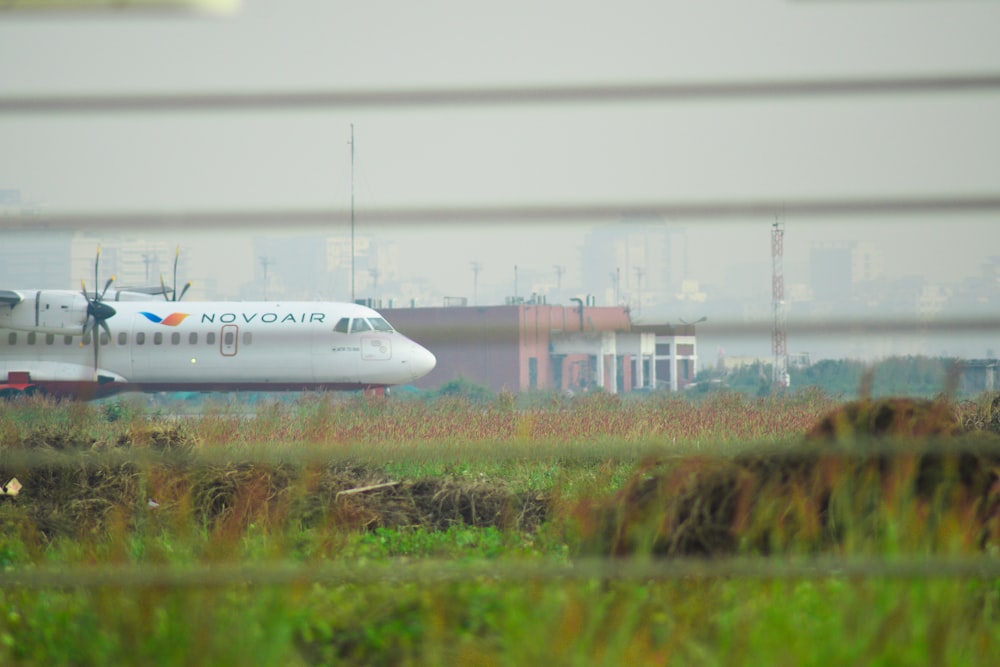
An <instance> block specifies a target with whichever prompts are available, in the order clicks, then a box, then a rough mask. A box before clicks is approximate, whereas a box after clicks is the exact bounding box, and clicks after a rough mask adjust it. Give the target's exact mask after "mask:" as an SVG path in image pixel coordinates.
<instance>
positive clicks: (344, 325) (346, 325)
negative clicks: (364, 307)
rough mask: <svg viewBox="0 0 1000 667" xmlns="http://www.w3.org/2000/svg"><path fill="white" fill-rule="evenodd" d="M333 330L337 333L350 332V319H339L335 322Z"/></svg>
mask: <svg viewBox="0 0 1000 667" xmlns="http://www.w3.org/2000/svg"><path fill="white" fill-rule="evenodd" d="M333 330H334V331H336V332H337V333H347V332H349V331H350V330H351V318H349V317H341V318H340V320H339V321H338V322H337V326H335V327H333Z"/></svg>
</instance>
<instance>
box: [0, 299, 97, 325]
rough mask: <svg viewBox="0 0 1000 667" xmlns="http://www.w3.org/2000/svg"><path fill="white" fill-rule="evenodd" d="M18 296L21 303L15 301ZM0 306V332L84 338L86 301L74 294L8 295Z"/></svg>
mask: <svg viewBox="0 0 1000 667" xmlns="http://www.w3.org/2000/svg"><path fill="white" fill-rule="evenodd" d="M15 295H16V296H19V297H20V300H16V299H15V298H12V297H14V296H15ZM4 296H5V297H7V298H5V299H4V303H0V329H16V330H18V331H35V332H38V333H46V334H56V335H63V336H79V335H82V334H83V325H84V323H85V322H86V321H87V299H86V298H85V297H84V296H83V294H81V293H80V292H73V291H71V290H37V291H27V290H23V291H22V290H16V291H13V292H11V291H6V292H5V293H4Z"/></svg>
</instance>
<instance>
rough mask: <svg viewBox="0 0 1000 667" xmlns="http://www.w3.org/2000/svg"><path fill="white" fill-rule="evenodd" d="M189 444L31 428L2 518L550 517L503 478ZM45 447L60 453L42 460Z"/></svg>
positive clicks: (517, 524) (369, 522) (222, 528)
mask: <svg viewBox="0 0 1000 667" xmlns="http://www.w3.org/2000/svg"><path fill="white" fill-rule="evenodd" d="M197 448H198V443H197V442H196V441H195V440H193V439H192V438H191V437H190V436H188V435H187V434H186V433H185V432H184V431H183V429H181V428H178V427H171V426H166V427H164V426H158V427H151V428H143V429H140V430H139V431H135V432H131V431H130V432H128V433H126V434H125V435H123V436H121V437H119V438H117V439H116V441H115V442H114V443H113V444H110V445H104V446H95V445H94V443H93V442H92V441H89V440H85V439H82V440H81V439H73V438H71V437H67V436H66V435H64V434H61V433H48V432H47V431H46V432H44V433H43V432H33V433H31V434H29V436H28V437H26V438H25V439H24V440H23V441H22V442H20V443H11V444H8V445H7V446H5V447H4V452H5V454H6V455H5V456H4V458H2V459H0V478H2V480H0V482H2V483H6V481H7V480H9V479H11V478H15V477H16V478H17V479H18V480H19V482H20V483H21V486H22V489H21V491H20V493H19V494H18V495H17V497H16V498H15V497H2V496H0V523H4V522H7V523H8V524H9V523H10V522H17V523H19V524H21V526H20V527H21V528H25V526H24V525H23V524H24V523H25V522H27V523H29V524H30V529H31V530H32V531H33V532H37V533H40V534H42V535H45V536H48V537H55V536H60V535H64V536H65V535H70V536H72V535H79V534H81V533H85V532H93V531H97V530H105V529H106V528H107V527H108V525H109V523H111V522H114V523H115V524H116V525H122V524H124V525H134V524H135V522H137V521H140V520H142V518H143V517H144V516H148V514H149V513H150V512H155V513H156V514H157V515H158V516H160V517H172V519H173V520H174V521H175V522H176V521H189V522H190V524H191V525H196V526H205V527H207V528H208V529H209V530H210V531H212V532H213V533H214V534H216V535H218V536H220V537H222V536H230V537H235V536H236V535H238V534H239V533H241V532H242V531H245V530H247V529H248V528H249V527H250V526H257V527H262V528H265V529H278V528H283V527H294V526H301V527H304V528H309V527H313V526H320V525H322V526H326V527H331V528H333V529H343V530H368V529H375V528H380V527H382V528H398V527H424V528H428V529H432V530H440V529H446V528H448V527H450V526H453V525H456V524H461V525H467V526H474V527H487V526H492V527H497V528H501V529H508V530H519V531H533V530H535V529H536V528H537V527H538V526H539V524H540V523H541V522H542V521H544V520H545V518H546V517H547V516H548V501H547V499H546V498H545V497H543V496H539V495H537V494H523V493H515V492H513V491H511V490H510V489H509V488H508V487H507V485H506V484H505V483H504V482H503V481H500V480H495V481H494V480H490V481H487V480H475V481H469V480H464V479H457V478H453V477H448V476H442V477H428V478H422V479H395V478H392V477H390V476H389V475H387V474H386V473H385V471H384V470H381V469H379V468H378V467H377V466H371V465H366V464H354V463H337V464H328V465H325V464H316V463H300V464H291V463H266V462H233V463H212V462H208V461H202V460H199V457H198V455H197ZM15 451H17V452H20V453H21V454H24V453H25V452H31V453H32V454H33V455H40V456H42V457H43V459H42V463H41V464H39V461H38V459H37V457H36V459H35V460H34V461H33V462H32V463H31V464H30V465H29V464H27V463H18V462H17V461H16V460H14V462H13V463H12V462H11V461H12V460H13V459H12V457H11V456H9V454H10V453H11V452H15ZM51 454H55V455H56V457H59V456H60V455H61V458H53V461H52V463H51V464H47V463H45V462H44V457H45V456H48V455H51ZM66 454H73V456H72V457H71V458H67V457H66V456H65V455H66ZM115 454H119V455H121V456H118V457H117V458H116V456H115ZM130 454H142V456H135V457H132V456H130ZM14 459H16V457H14Z"/></svg>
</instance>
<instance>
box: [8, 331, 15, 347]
mask: <svg viewBox="0 0 1000 667" xmlns="http://www.w3.org/2000/svg"><path fill="white" fill-rule="evenodd" d="M7 344H8V345H17V334H16V333H14V332H13V331H11V332H10V333H9V334H7Z"/></svg>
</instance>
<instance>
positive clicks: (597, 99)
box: [0, 72, 1000, 114]
mask: <svg viewBox="0 0 1000 667" xmlns="http://www.w3.org/2000/svg"><path fill="white" fill-rule="evenodd" d="M998 91H1000V73H996V72H985V73H958V74H931V75H927V74H925V75H911V76H872V77H842V78H828V79H816V78H810V79H770V80H767V79H762V80H730V81H677V82H652V83H623V84H579V85H566V84H540V85H520V86H495V87H475V86H462V87H453V88H431V87H422V88H410V89H407V88H386V89H383V90H300V91H294V90H290V91H275V90H271V91H242V92H240V91H233V92H221V93H219V92H184V91H176V92H162V93H153V92H148V93H106V94H89V95H88V94H71V95H58V94H48V95H4V96H0V114H39V113H43V114H63V113H71V114H80V113H158V112H188V113H193V112H206V111H275V110H310V109H320V110H326V109H354V108H361V107H369V108H393V107H398V108H407V109H411V108H414V107H455V106H489V107H496V106H513V105H536V104H545V105H554V104H571V105H580V104H593V103H635V102H683V101H716V100H723V101H724V100H734V99H748V98H761V99H766V98H803V97H830V96H836V97H847V96H860V95H864V96H870V95H903V94H942V93H947V94H956V93H981V92H998Z"/></svg>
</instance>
